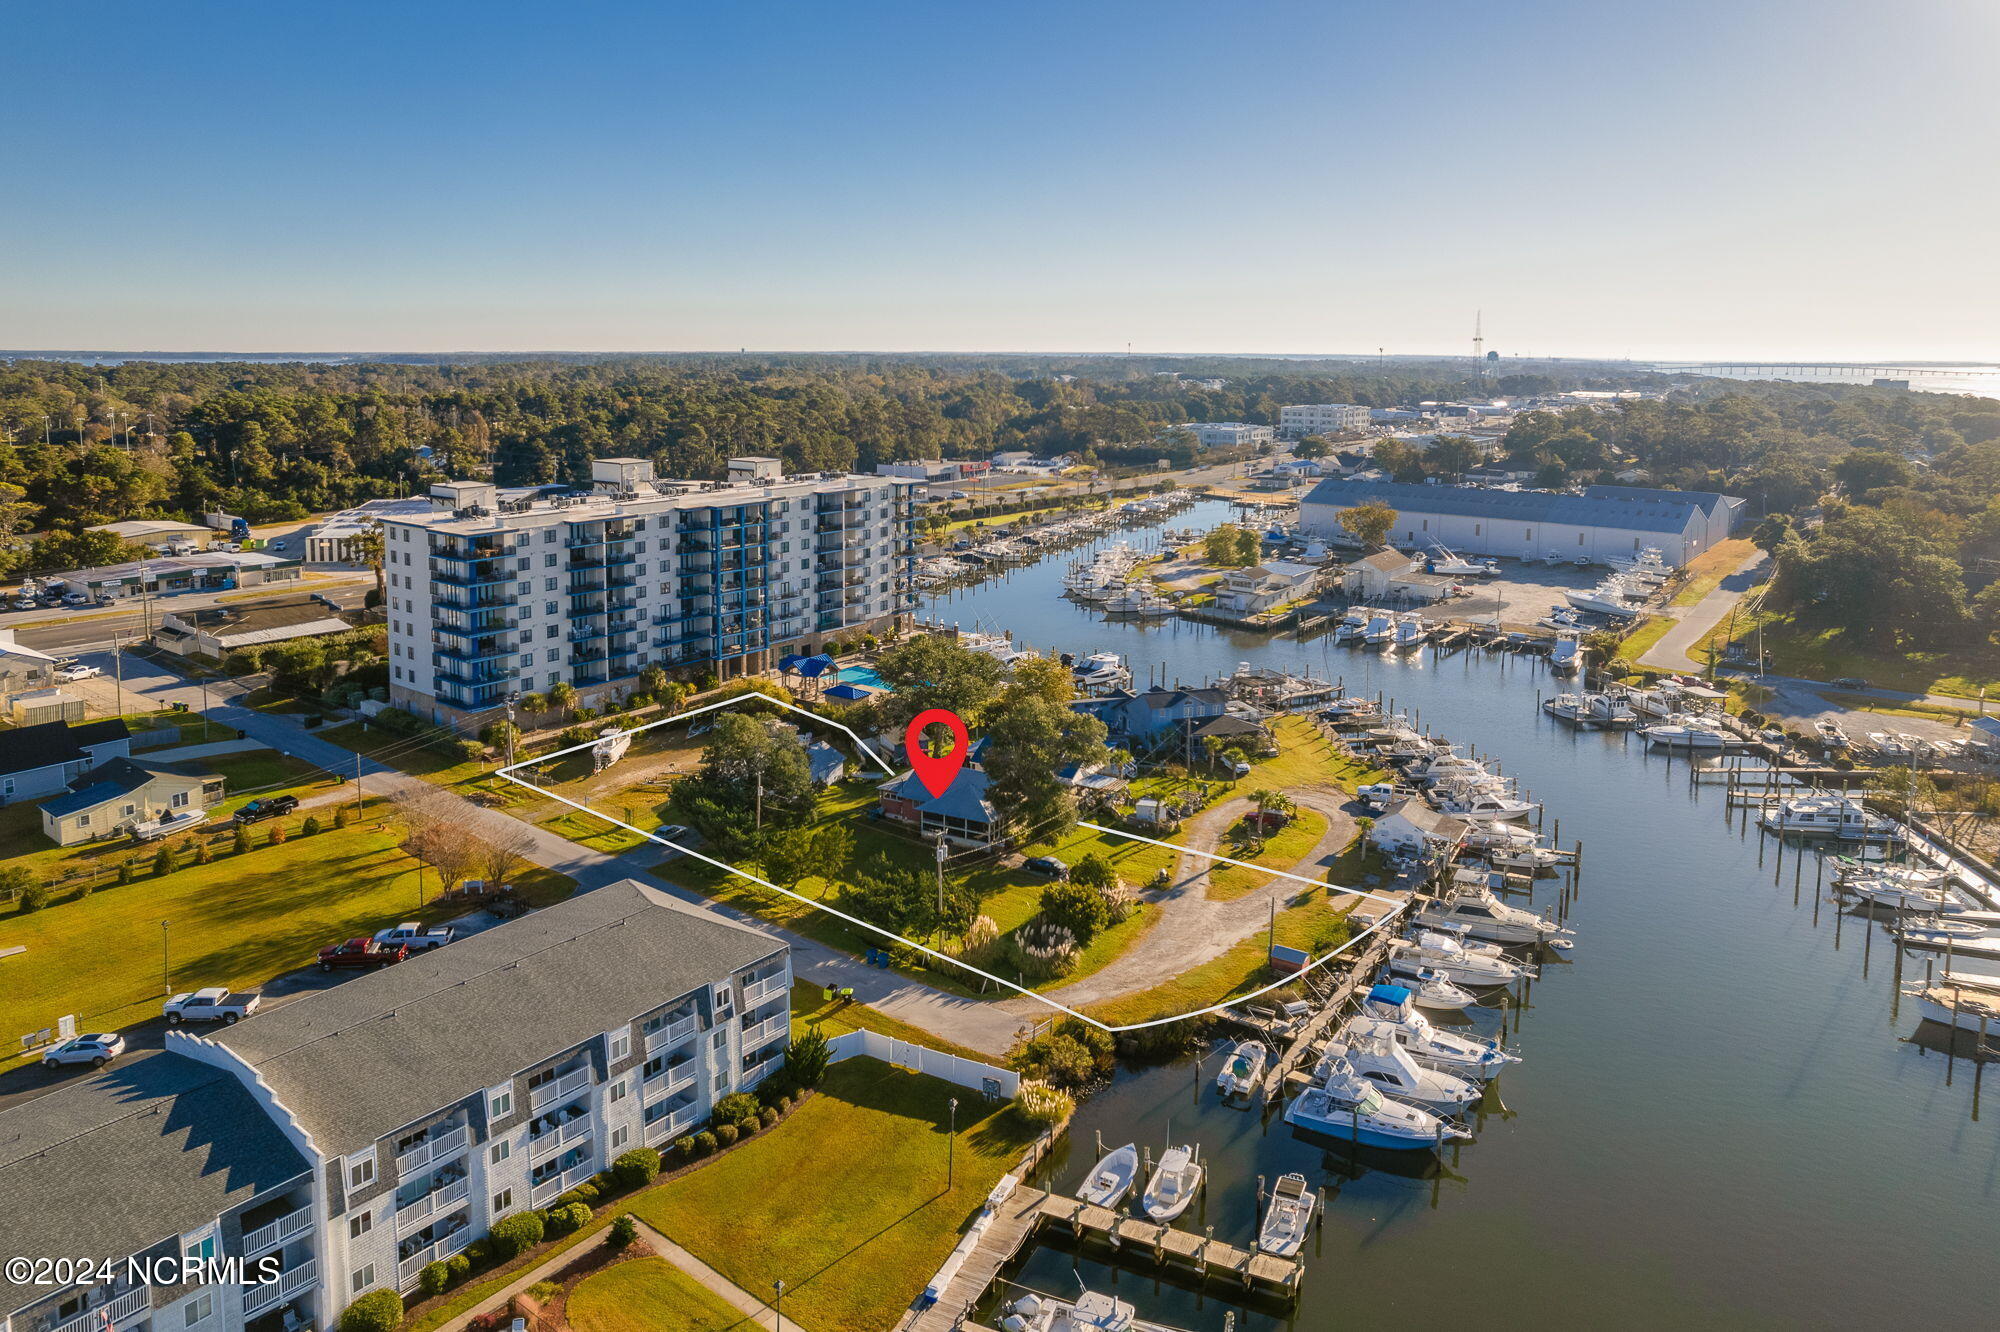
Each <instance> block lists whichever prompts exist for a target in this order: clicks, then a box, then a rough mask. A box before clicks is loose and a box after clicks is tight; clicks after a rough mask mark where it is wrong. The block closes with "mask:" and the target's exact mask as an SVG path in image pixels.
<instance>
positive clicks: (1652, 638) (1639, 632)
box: [1618, 615, 1675, 666]
mask: <svg viewBox="0 0 2000 1332" xmlns="http://www.w3.org/2000/svg"><path fill="white" fill-rule="evenodd" d="M1674 623H1675V621H1674V619H1673V617H1672V616H1668V615H1648V616H1645V617H1643V618H1642V619H1640V621H1639V623H1638V624H1636V625H1635V626H1633V629H1632V632H1631V633H1629V634H1627V635H1625V637H1624V638H1623V639H1621V640H1620V641H1619V643H1618V655H1619V656H1621V657H1623V658H1625V660H1627V661H1629V662H1631V663H1632V664H1633V665H1634V666H1637V665H1638V664H1639V662H1640V660H1641V659H1642V658H1644V657H1645V655H1646V654H1647V653H1648V652H1651V651H1652V650H1653V649H1654V648H1656V647H1658V646H1659V644H1660V640H1661V639H1663V638H1665V637H1666V636H1667V630H1669V629H1671V628H1673V627H1674Z"/></svg>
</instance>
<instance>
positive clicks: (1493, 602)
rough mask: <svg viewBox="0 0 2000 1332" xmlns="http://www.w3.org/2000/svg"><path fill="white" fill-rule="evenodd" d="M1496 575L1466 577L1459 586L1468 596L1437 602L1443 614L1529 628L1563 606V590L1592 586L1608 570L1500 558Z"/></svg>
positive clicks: (1462, 618) (1512, 627) (1599, 567)
mask: <svg viewBox="0 0 2000 1332" xmlns="http://www.w3.org/2000/svg"><path fill="white" fill-rule="evenodd" d="M1498 563H1499V565H1500V571H1501V572H1500V576H1499V577H1497V578H1476V579H1473V578H1469V579H1465V580H1464V581H1463V586H1464V587H1465V588H1466V589H1467V590H1468V591H1469V592H1470V593H1471V595H1470V596H1463V597H1452V598H1450V599H1448V600H1446V601H1441V602H1439V603H1437V608H1438V610H1439V612H1440V613H1441V614H1443V615H1444V616H1446V617H1448V618H1450V619H1454V620H1476V621H1479V622H1480V623H1489V622H1492V621H1494V620H1496V619H1497V620H1498V622H1499V623H1500V624H1501V625H1502V626H1504V627H1506V628H1509V629H1532V628H1533V627H1534V626H1535V622H1536V621H1537V620H1539V619H1541V618H1542V617H1543V616H1544V615H1547V614H1548V613H1549V608H1550V607H1551V606H1566V605H1568V604H1569V603H1568V602H1567V601H1565V600H1564V599H1563V592H1564V591H1565V590H1566V589H1570V588H1586V587H1595V586H1596V585H1597V583H1598V581H1599V580H1600V579H1602V578H1603V577H1604V576H1605V575H1606V574H1608V573H1610V572H1611V571H1610V570H1609V569H1606V568H1605V567H1604V566H1603V565H1591V566H1590V567H1588V568H1579V567H1577V566H1576V565H1571V564H1560V565H1548V564H1528V563H1523V562H1522V561H1520V560H1500V561H1499V562H1498Z"/></svg>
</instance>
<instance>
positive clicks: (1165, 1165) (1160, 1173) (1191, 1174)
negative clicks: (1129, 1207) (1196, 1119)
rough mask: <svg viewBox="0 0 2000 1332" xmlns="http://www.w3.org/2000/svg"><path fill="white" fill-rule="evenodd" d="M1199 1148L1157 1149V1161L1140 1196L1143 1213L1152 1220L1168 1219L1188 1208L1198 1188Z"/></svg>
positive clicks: (1199, 1182) (1200, 1170) (1199, 1169)
mask: <svg viewBox="0 0 2000 1332" xmlns="http://www.w3.org/2000/svg"><path fill="white" fill-rule="evenodd" d="M1201 1176H1202V1167H1201V1149H1200V1148H1199V1147H1169V1148H1167V1150H1166V1151H1164V1152H1162V1153H1160V1164H1159V1165H1158V1166H1157V1167H1155V1169H1154V1170H1153V1178H1152V1179H1150V1180H1149V1181H1147V1183H1146V1193H1145V1196H1144V1198H1142V1199H1141V1203H1142V1205H1143V1206H1144V1207H1145V1209H1146V1215H1147V1216H1150V1217H1152V1218H1153V1220H1155V1221H1160V1222H1166V1221H1171V1220H1173V1219H1174V1218H1175V1217H1177V1216H1179V1215H1180V1214H1181V1213H1182V1212H1185V1211H1186V1210H1187V1209H1188V1204H1189V1203H1191V1202H1193V1201H1194V1195H1195V1193H1196V1192H1197V1191H1198V1190H1199V1189H1200V1188H1201Z"/></svg>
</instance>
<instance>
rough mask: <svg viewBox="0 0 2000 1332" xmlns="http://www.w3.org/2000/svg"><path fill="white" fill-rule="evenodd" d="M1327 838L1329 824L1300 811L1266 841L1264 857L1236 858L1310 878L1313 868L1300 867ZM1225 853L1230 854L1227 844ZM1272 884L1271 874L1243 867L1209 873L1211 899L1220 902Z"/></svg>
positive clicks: (1309, 811)
mask: <svg viewBox="0 0 2000 1332" xmlns="http://www.w3.org/2000/svg"><path fill="white" fill-rule="evenodd" d="M1324 836H1326V820H1325V819H1324V818H1322V817H1321V816H1320V815H1318V814H1315V813H1313V811H1311V810H1309V809H1301V810H1299V811H1297V812H1296V813H1294V814H1293V815H1292V820H1291V822H1289V823H1287V824H1286V825H1285V826H1284V827H1282V828H1280V829H1278V831H1277V832H1276V833H1275V834H1274V835H1273V836H1271V837H1269V838H1267V839H1265V842H1264V850H1263V852H1262V853H1261V854H1259V855H1255V856H1235V857H1234V858H1235V859H1237V860H1245V861H1248V862H1249V863H1250V864H1252V865H1261V866H1263V867H1264V868H1265V869H1274V870H1291V871H1295V872H1297V873H1301V874H1305V875H1306V876H1307V877H1308V878H1310V877H1312V876H1311V872H1310V871H1311V867H1310V866H1308V867H1307V868H1306V869H1304V870H1300V869H1299V868H1298V864H1299V862H1300V861H1301V860H1304V859H1305V858H1306V855H1307V853H1308V852H1310V851H1311V850H1312V849H1313V848H1314V847H1316V846H1318V845H1319V839H1320V838H1322V837H1324ZM1222 853H1223V854H1224V855H1229V854H1231V853H1230V851H1229V848H1228V846H1227V845H1226V844H1225V845H1224V847H1223V850H1222ZM1270 882H1271V876H1270V875H1268V874H1261V873H1259V872H1258V871H1256V870H1253V869H1245V868H1243V866H1241V865H1223V864H1219V863H1218V864H1217V865H1216V866H1215V868H1213V869H1211V870H1210V871H1209V872H1208V895H1209V896H1210V897H1212V898H1214V899H1215V900H1216V901H1218V902H1227V901H1229V900H1231V899H1232V898H1237V897H1241V896H1243V894H1245V893H1247V892H1251V891H1253V890H1254V889H1258V888H1262V887H1263V886H1264V885H1265V884H1267V883H1270ZM1287 882H1289V880H1288V881H1287Z"/></svg>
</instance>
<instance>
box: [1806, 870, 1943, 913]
mask: <svg viewBox="0 0 2000 1332" xmlns="http://www.w3.org/2000/svg"><path fill="white" fill-rule="evenodd" d="M1836 887H1838V888H1839V890H1840V891H1841V892H1844V893H1852V894H1853V895H1854V896H1856V897H1859V898H1861V899H1863V900H1864V901H1868V902H1873V903H1874V904H1875V905H1876V906H1882V907H1888V908H1890V909H1891V910H1894V911H1921V912H1925V913H1927V914H1931V915H1955V914H1957V913H1958V912H1961V911H1969V910H1971V908H1970V907H1968V906H1967V905H1966V904H1965V903H1963V902H1961V901H1959V900H1958V899H1957V898H1956V897H1953V896H1951V895H1950V894H1949V893H1947V892H1946V891H1945V890H1944V889H1942V888H1922V887H1919V886H1917V885H1916V884H1913V883H1908V882H1904V881H1902V880H1898V879H1850V880H1848V881H1847V882H1845V883H1841V884H1838V885H1836Z"/></svg>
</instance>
